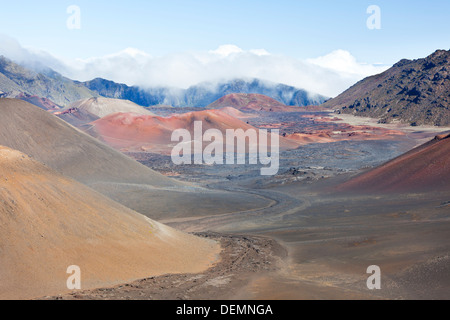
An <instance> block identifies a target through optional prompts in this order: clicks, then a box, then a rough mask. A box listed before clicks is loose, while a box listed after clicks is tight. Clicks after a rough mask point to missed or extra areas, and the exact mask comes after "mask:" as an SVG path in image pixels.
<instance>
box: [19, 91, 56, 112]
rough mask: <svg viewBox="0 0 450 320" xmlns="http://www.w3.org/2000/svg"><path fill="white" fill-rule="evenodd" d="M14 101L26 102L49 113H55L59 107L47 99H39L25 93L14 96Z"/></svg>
mask: <svg viewBox="0 0 450 320" xmlns="http://www.w3.org/2000/svg"><path fill="white" fill-rule="evenodd" d="M16 99H20V100H23V101H26V102H29V103H31V104H34V105H35V106H38V107H39V108H41V109H44V110H49V111H56V110H60V109H61V107H60V106H58V105H57V104H56V103H54V102H53V101H51V100H49V99H47V98H41V97H38V96H32V95H29V94H27V93H21V94H19V95H18V96H16Z"/></svg>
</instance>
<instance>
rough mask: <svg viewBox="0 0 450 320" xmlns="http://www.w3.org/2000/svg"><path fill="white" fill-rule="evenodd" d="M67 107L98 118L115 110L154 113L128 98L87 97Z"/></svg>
mask: <svg viewBox="0 0 450 320" xmlns="http://www.w3.org/2000/svg"><path fill="white" fill-rule="evenodd" d="M67 109H69V110H70V109H76V110H77V111H79V112H86V113H90V114H93V115H95V116H97V117H99V118H103V117H105V116H107V115H110V114H112V113H116V112H134V113H138V114H145V115H154V114H153V113H152V112H150V111H148V110H147V109H145V108H144V107H141V106H139V105H137V104H136V103H134V102H131V101H129V100H120V99H109V98H89V99H84V100H79V101H76V102H74V103H72V104H71V105H70V106H69V107H68V108H67Z"/></svg>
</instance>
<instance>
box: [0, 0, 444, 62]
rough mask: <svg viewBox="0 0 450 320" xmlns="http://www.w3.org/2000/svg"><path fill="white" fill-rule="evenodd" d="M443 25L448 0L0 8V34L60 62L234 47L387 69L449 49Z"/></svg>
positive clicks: (142, 1) (75, 0)
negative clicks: (77, 12) (349, 58)
mask: <svg viewBox="0 0 450 320" xmlns="http://www.w3.org/2000/svg"><path fill="white" fill-rule="evenodd" d="M73 4H75V5H78V6H79V7H80V8H81V14H82V16H81V21H82V28H81V30H68V29H67V28H66V20H67V18H68V14H67V13H66V8H67V7H68V6H69V5H73ZM371 4H376V5H378V6H380V8H381V10H382V11H381V13H382V16H381V17H382V29H381V30H369V29H367V27H366V19H367V18H368V16H369V15H368V14H367V13H366V9H367V7H368V6H369V5H371ZM449 18H450V1H448V0H429V1H411V0H410V1H404V0H395V1H392V0H390V1H379V0H371V1H361V0H353V1H352V0H344V1H335V0H334V1H332V0H330V1H324V0H314V1H302V0H290V1H289V0H278V1H267V0H258V1H256V0H240V1H236V0H227V1H222V0H207V1H205V0H195V1H193V0H165V1H160V0H158V1H151V0H150V1H149V0H127V1H116V0H108V1H103V0H95V1H82V0H71V1H48V0H44V1H20V0H18V1H7V2H6V1H4V3H2V18H1V19H0V33H3V34H6V35H8V36H11V37H13V38H15V39H16V40H18V41H19V42H20V43H21V44H22V45H24V46H26V47H35V48H40V49H43V50H45V51H48V52H50V53H52V54H54V55H57V56H61V57H68V58H87V57H90V56H100V55H105V54H109V53H112V52H117V51H120V50H123V49H125V48H127V47H134V48H138V49H140V50H143V51H145V52H148V53H150V54H152V55H156V56H158V55H164V54H168V53H172V52H181V51H190V50H200V51H201V50H212V49H215V48H217V47H218V46H219V45H222V44H235V45H237V46H239V47H241V48H243V49H253V48H264V49H266V50H267V51H269V52H271V53H279V54H283V55H288V56H292V57H297V58H313V57H317V56H320V55H324V54H327V53H329V52H331V51H333V50H336V49H344V50H348V51H349V52H351V53H352V54H353V55H354V56H356V57H357V58H358V59H359V60H361V61H365V62H370V63H377V62H382V63H386V64H392V63H395V62H396V61H397V60H399V59H400V58H403V57H408V58H418V57H422V56H424V55H427V54H429V53H431V52H432V51H434V50H435V49H438V48H443V49H449V48H450V19H449Z"/></svg>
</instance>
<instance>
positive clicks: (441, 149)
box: [339, 135, 450, 193]
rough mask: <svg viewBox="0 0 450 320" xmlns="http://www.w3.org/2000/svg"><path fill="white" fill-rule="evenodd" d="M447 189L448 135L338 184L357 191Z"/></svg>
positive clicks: (449, 183) (449, 178)
mask: <svg viewBox="0 0 450 320" xmlns="http://www.w3.org/2000/svg"><path fill="white" fill-rule="evenodd" d="M449 188H450V135H440V136H437V137H436V138H435V139H433V140H432V141H430V142H428V143H426V144H424V145H422V146H420V147H418V148H416V149H413V150H411V151H410V152H408V153H406V154H404V155H402V156H400V157H398V158H396V159H393V160H391V161H389V162H388V163H386V164H383V165H381V166H380V167H377V168H375V169H373V170H370V171H369V172H366V173H363V174H361V175H359V176H357V177H355V178H354V179H351V180H350V181H348V182H346V183H344V184H343V185H341V186H340V187H339V189H340V190H344V191H358V192H383V193H384V192H406V191H409V192H414V191H432V190H435V191H445V190H448V189H449Z"/></svg>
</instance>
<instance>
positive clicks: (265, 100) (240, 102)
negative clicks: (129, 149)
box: [207, 93, 295, 112]
mask: <svg viewBox="0 0 450 320" xmlns="http://www.w3.org/2000/svg"><path fill="white" fill-rule="evenodd" d="M226 107H232V108H235V109H237V110H241V111H268V112H285V111H291V110H295V108H294V107H288V106H286V105H284V104H282V103H281V102H278V101H277V100H275V99H272V98H270V97H267V96H265V95H262V94H245V93H232V94H228V95H226V96H224V97H222V98H220V99H219V100H217V101H215V102H213V103H211V104H210V105H209V106H207V108H209V109H220V108H226Z"/></svg>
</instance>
